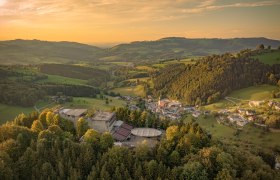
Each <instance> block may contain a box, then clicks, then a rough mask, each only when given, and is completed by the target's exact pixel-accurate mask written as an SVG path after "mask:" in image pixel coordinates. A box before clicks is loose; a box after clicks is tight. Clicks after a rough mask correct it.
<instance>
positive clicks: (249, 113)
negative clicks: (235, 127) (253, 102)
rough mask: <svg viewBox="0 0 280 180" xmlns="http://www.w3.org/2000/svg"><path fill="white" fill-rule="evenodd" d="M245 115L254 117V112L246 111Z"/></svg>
mask: <svg viewBox="0 0 280 180" xmlns="http://www.w3.org/2000/svg"><path fill="white" fill-rule="evenodd" d="M245 114H246V115H247V116H254V115H255V114H256V111H254V110H247V111H246V113H245Z"/></svg>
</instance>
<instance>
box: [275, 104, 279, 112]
mask: <svg viewBox="0 0 280 180" xmlns="http://www.w3.org/2000/svg"><path fill="white" fill-rule="evenodd" d="M274 108H275V109H276V110H278V111H279V110H280V103H279V104H275V106H274Z"/></svg>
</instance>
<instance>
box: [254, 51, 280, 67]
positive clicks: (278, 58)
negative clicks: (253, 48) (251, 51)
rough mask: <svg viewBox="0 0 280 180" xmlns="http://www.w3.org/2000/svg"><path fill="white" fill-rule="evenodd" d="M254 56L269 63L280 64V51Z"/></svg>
mask: <svg viewBox="0 0 280 180" xmlns="http://www.w3.org/2000/svg"><path fill="white" fill-rule="evenodd" d="M253 58H255V59H258V60H259V61H261V62H263V63H265V64H269V65H273V64H280V51H274V52H269V53H264V54H261V55H256V56H253Z"/></svg>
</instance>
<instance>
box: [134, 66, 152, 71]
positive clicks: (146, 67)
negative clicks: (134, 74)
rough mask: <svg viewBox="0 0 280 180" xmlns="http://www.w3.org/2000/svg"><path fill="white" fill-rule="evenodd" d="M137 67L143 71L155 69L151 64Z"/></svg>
mask: <svg viewBox="0 0 280 180" xmlns="http://www.w3.org/2000/svg"><path fill="white" fill-rule="evenodd" d="M136 69H138V70H143V71H153V70H154V69H153V68H152V67H150V66H137V67H136Z"/></svg>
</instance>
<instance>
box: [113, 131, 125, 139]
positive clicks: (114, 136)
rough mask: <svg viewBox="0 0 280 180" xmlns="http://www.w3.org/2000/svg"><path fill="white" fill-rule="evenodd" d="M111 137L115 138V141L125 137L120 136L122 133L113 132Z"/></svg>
mask: <svg viewBox="0 0 280 180" xmlns="http://www.w3.org/2000/svg"><path fill="white" fill-rule="evenodd" d="M113 138H114V139H115V140H117V141H124V140H125V139H126V137H125V136H122V135H120V134H117V133H114V134H113Z"/></svg>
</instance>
